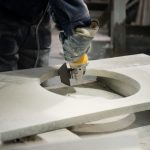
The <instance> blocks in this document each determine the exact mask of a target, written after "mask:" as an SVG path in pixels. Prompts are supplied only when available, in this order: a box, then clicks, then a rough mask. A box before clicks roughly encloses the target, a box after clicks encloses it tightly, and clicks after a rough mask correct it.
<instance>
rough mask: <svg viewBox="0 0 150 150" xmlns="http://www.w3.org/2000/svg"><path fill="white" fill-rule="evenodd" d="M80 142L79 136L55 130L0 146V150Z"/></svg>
mask: <svg viewBox="0 0 150 150" xmlns="http://www.w3.org/2000/svg"><path fill="white" fill-rule="evenodd" d="M77 140H81V138H80V137H79V136H77V135H76V134H74V133H72V132H70V131H69V130H67V129H60V130H55V131H51V132H47V133H42V134H39V135H37V136H34V137H27V138H24V139H21V141H11V142H7V143H4V144H0V150H12V149H21V148H26V147H31V146H37V147H38V146H39V145H42V144H59V143H63V142H70V141H77Z"/></svg>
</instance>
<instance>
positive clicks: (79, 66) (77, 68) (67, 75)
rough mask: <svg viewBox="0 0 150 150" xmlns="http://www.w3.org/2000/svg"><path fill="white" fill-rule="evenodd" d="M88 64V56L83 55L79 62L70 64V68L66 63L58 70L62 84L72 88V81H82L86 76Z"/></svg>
mask: <svg viewBox="0 0 150 150" xmlns="http://www.w3.org/2000/svg"><path fill="white" fill-rule="evenodd" d="M87 64H88V56H87V54H83V55H82V56H80V58H79V59H78V60H76V61H74V62H70V63H69V66H68V64H67V63H64V64H63V65H62V66H61V67H60V68H59V70H58V74H59V75H60V79H61V82H62V83H64V84H66V85H68V86H70V85H71V83H70V79H76V80H81V79H82V77H83V75H84V74H85V71H86V66H87Z"/></svg>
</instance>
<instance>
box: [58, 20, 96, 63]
mask: <svg viewBox="0 0 150 150" xmlns="http://www.w3.org/2000/svg"><path fill="white" fill-rule="evenodd" d="M97 31H98V23H97V22H96V21H94V22H92V23H91V26H90V27H81V28H76V29H75V31H74V34H73V35H71V36H68V37H67V36H66V35H65V33H64V32H61V33H60V41H61V43H62V46H63V51H64V58H65V60H66V61H68V62H74V61H77V60H78V59H80V57H81V56H82V55H83V54H86V53H87V52H88V50H89V49H90V46H91V41H92V39H93V38H94V36H95V34H96V32H97Z"/></svg>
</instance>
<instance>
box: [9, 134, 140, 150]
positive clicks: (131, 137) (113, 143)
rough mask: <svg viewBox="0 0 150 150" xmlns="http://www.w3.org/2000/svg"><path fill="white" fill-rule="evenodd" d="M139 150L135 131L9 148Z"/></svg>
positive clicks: (39, 149)
mask: <svg viewBox="0 0 150 150" xmlns="http://www.w3.org/2000/svg"><path fill="white" fill-rule="evenodd" d="M50 149H52V150H70V149H71V150H100V149H102V150H141V148H140V146H139V143H138V138H137V136H136V134H135V133H130V134H126V135H116V136H104V137H97V138H88V139H83V140H77V141H76V140H74V141H71V142H64V143H59V144H57V143H55V144H44V145H39V146H28V147H26V148H12V149H11V150H50Z"/></svg>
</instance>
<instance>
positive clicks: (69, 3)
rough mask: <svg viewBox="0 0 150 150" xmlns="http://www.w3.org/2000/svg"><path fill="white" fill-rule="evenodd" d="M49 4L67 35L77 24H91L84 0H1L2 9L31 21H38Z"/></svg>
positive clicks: (7, 13) (0, 8)
mask: <svg viewBox="0 0 150 150" xmlns="http://www.w3.org/2000/svg"><path fill="white" fill-rule="evenodd" d="M48 4H49V6H50V7H49V8H50V9H51V12H52V13H53V14H54V16H55V18H56V20H57V23H58V24H59V26H60V27H61V28H62V29H63V30H64V31H65V32H66V34H67V35H70V34H72V31H73V29H74V28H75V27H77V26H87V25H89V24H90V16H89V12H88V9H87V7H86V5H85V3H84V1H83V0H0V11H1V12H3V13H4V14H6V15H8V16H12V17H16V18H17V19H21V20H25V21H27V22H29V23H35V22H36V23H37V20H39V19H40V18H41V16H42V14H43V13H44V11H45V9H46V7H47V5H48Z"/></svg>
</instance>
